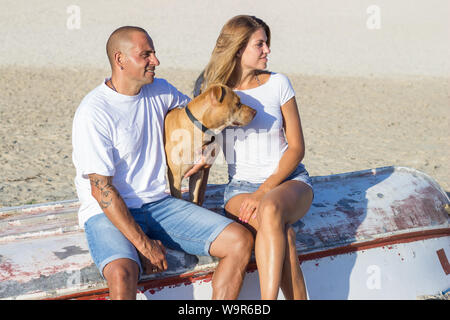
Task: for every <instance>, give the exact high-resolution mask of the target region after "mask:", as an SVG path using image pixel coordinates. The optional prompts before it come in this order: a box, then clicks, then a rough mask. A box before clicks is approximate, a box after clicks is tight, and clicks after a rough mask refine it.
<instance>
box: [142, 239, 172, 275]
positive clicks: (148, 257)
mask: <svg viewBox="0 0 450 320" xmlns="http://www.w3.org/2000/svg"><path fill="white" fill-rule="evenodd" d="M137 251H138V254H139V257H140V259H141V264H142V269H143V271H144V274H151V273H156V272H162V271H164V270H167V260H166V248H164V246H163V244H162V243H161V241H159V240H152V239H148V242H147V243H146V245H145V247H144V248H141V249H140V250H137Z"/></svg>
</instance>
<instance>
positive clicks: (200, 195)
mask: <svg viewBox="0 0 450 320" xmlns="http://www.w3.org/2000/svg"><path fill="white" fill-rule="evenodd" d="M209 169H210V168H204V169H203V177H202V183H201V184H200V191H199V193H198V205H199V206H201V205H203V201H205V193H206V186H207V184H208V176H209Z"/></svg>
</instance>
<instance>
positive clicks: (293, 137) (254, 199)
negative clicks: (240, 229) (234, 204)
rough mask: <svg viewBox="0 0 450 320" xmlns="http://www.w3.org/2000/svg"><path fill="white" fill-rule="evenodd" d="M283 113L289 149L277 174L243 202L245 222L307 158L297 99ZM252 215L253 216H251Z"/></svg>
mask: <svg viewBox="0 0 450 320" xmlns="http://www.w3.org/2000/svg"><path fill="white" fill-rule="evenodd" d="M281 113H282V116H283V127H284V130H285V134H286V140H287V143H288V148H287V149H286V151H285V152H284V154H283V155H282V157H281V159H280V161H279V163H278V167H277V169H276V170H275V172H274V173H273V174H272V175H270V176H269V177H268V178H267V180H266V181H265V182H264V183H263V184H261V186H260V187H259V188H258V190H256V191H255V192H254V193H252V194H251V195H250V196H249V197H248V198H247V199H246V200H244V201H243V202H242V205H241V208H240V215H239V217H240V218H241V220H243V221H248V220H249V218H250V217H252V218H255V217H256V215H255V214H256V211H257V208H258V206H259V202H260V201H261V199H262V198H263V197H264V195H265V194H266V193H267V192H269V191H270V190H272V189H273V188H275V187H277V186H278V185H279V184H281V183H282V182H283V180H284V179H286V178H287V177H288V176H289V175H290V174H291V173H292V172H293V171H294V170H295V168H297V166H298V164H299V163H300V161H302V159H303V157H304V156H305V141H304V137H303V130H302V126H301V121H300V115H299V112H298V107H297V101H296V100H295V97H292V98H291V99H289V100H288V101H287V102H286V103H285V104H284V105H282V106H281ZM252 213H253V215H251V214H252Z"/></svg>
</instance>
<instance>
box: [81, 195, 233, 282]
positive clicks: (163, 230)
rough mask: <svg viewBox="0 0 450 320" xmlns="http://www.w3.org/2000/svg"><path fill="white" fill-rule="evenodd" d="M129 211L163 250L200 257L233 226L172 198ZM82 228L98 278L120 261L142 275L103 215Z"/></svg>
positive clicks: (127, 245)
mask: <svg viewBox="0 0 450 320" xmlns="http://www.w3.org/2000/svg"><path fill="white" fill-rule="evenodd" d="M129 210H130V213H131V215H132V216H133V217H134V219H135V220H136V222H137V223H138V224H139V226H140V227H141V228H142V230H143V231H144V233H145V234H146V235H147V236H148V237H149V238H150V239H154V240H160V241H161V242H162V244H163V245H164V246H165V247H167V248H170V249H174V250H180V251H184V252H187V253H189V254H195V255H201V256H209V255H210V254H209V248H210V246H211V243H212V242H213V241H214V240H215V239H216V238H217V236H218V235H219V234H220V233H221V232H222V231H223V229H224V228H225V227H226V226H228V225H229V224H230V223H232V222H233V221H232V220H231V219H228V218H226V217H224V216H222V215H220V214H217V213H215V212H212V211H210V210H207V209H205V208H202V207H200V206H197V205H195V204H193V203H191V202H187V201H184V200H180V199H177V198H174V197H172V196H168V197H166V198H163V199H161V200H158V201H155V202H151V203H147V204H145V205H143V206H142V207H141V208H138V209H132V208H130V209H129ZM84 227H85V233H86V239H87V242H88V245H89V251H90V253H91V256H92V259H93V260H94V263H95V264H96V266H97V268H98V269H99V270H100V273H101V274H102V276H103V268H104V267H105V266H106V265H107V264H108V263H109V262H111V261H113V260H116V259H120V258H128V259H131V260H133V261H135V262H136V263H137V264H138V265H139V269H140V275H142V266H141V263H140V260H139V256H138V254H137V251H136V248H135V247H134V246H133V245H132V244H131V242H130V241H129V240H128V239H127V238H125V236H124V235H123V234H122V233H121V232H120V231H119V230H118V229H117V228H116V227H115V226H114V225H113V224H112V223H111V221H110V220H109V219H108V218H107V217H106V215H105V214H104V213H101V214H97V215H95V216H93V217H91V218H89V220H88V221H86V223H85V225H84Z"/></svg>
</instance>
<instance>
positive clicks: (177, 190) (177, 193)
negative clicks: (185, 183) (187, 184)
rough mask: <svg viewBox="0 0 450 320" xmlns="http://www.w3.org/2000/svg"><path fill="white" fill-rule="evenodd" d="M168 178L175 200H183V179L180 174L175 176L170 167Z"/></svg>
mask: <svg viewBox="0 0 450 320" xmlns="http://www.w3.org/2000/svg"><path fill="white" fill-rule="evenodd" d="M167 178H168V179H169V187H170V194H171V195H172V196H174V197H175V198H178V199H181V177H180V174H178V176H177V177H175V176H174V174H173V171H172V170H171V169H170V166H169V167H168V168H167Z"/></svg>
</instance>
